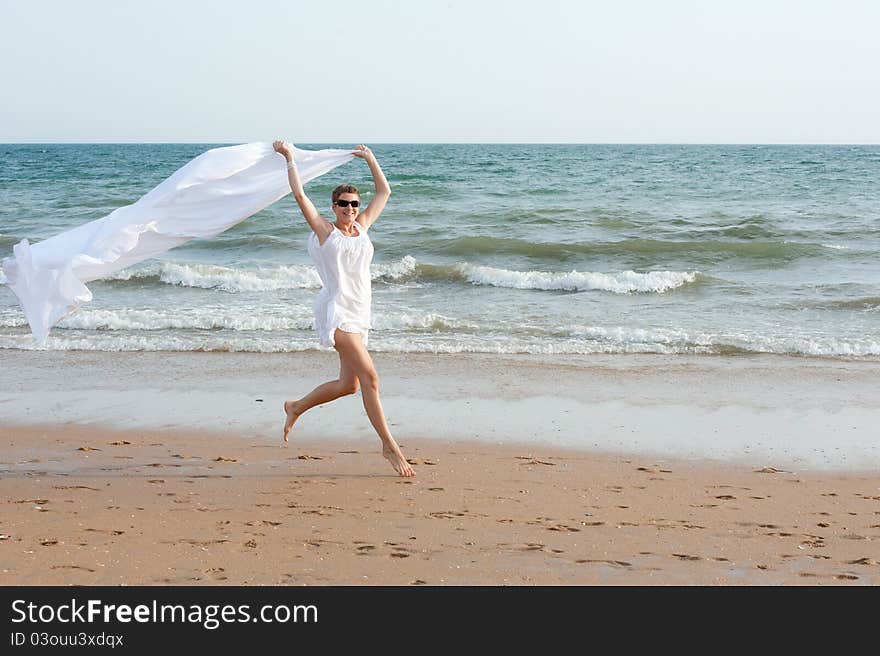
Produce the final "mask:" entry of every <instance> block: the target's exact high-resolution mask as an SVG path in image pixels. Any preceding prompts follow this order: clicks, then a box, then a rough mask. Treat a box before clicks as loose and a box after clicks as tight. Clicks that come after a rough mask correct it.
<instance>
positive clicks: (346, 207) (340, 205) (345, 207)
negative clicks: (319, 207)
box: [333, 193, 361, 223]
mask: <svg viewBox="0 0 880 656" xmlns="http://www.w3.org/2000/svg"><path fill="white" fill-rule="evenodd" d="M352 202H354V203H355V204H356V205H357V207H355V205H353V204H352ZM360 202H361V199H360V196H358V195H357V194H351V193H344V194H340V195H339V198H337V199H336V202H335V203H333V213H334V214H335V215H336V219H337V220H338V221H343V222H345V223H351V222H352V221H354V220H355V219H356V218H357V215H358V212H360Z"/></svg>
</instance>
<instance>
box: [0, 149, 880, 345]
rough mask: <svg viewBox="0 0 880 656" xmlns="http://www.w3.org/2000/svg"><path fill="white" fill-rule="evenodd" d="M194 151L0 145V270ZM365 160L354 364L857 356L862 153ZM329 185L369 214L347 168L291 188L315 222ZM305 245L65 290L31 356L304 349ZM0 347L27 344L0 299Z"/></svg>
mask: <svg viewBox="0 0 880 656" xmlns="http://www.w3.org/2000/svg"><path fill="white" fill-rule="evenodd" d="M216 145H217V144H111V145H106V144H102V145H83V144H65V145H46V144H34V145H9V144H6V145H0V258H2V257H6V256H9V255H11V252H12V246H13V245H14V244H15V243H16V242H18V241H19V240H21V239H24V238H27V239H29V240H30V241H31V242H37V241H39V240H41V239H45V238H47V237H50V236H52V235H54V234H57V233H59V232H61V231H63V230H66V229H69V228H72V227H75V226H77V225H80V224H82V223H86V222H88V221H92V220H94V219H98V218H101V217H103V216H105V215H107V214H109V213H110V212H111V211H113V210H114V209H115V208H117V207H121V206H123V205H127V204H130V203H133V202H135V201H136V200H137V199H138V198H139V197H140V196H142V195H143V194H145V193H146V192H148V191H149V190H150V189H152V188H153V187H155V186H156V185H157V184H158V183H160V182H161V181H162V180H164V179H165V178H167V177H168V176H169V175H171V174H172V173H173V172H174V171H175V170H176V169H177V168H179V167H180V166H182V165H183V164H185V163H186V162H188V161H189V160H191V159H192V158H194V157H195V156H197V155H198V154H200V153H202V152H204V151H205V150H207V149H209V148H212V147H215V146H216ZM297 145H299V146H301V147H304V148H310V149H317V148H323V147H346V146H351V144H348V145H346V144H297ZM372 147H373V151H374V152H375V154H376V156H377V158H378V160H379V162H380V164H381V166H382V168H383V170H384V171H385V174H386V175H387V177H388V180H389V182H390V183H391V186H392V190H393V195H392V197H391V200H390V202H389V204H388V206H387V208H386V210H385V211H384V212H383V214H382V216H381V218H380V219H379V221H378V223H376V224H375V226H374V227H373V228H372V229H371V230H370V237H371V239H372V240H373V243H374V244H375V248H376V256H375V259H374V263H373V330H372V332H371V335H370V347H371V349H372V350H377V351H386V352H436V353H457V352H481V353H531V354H547V355H565V354H593V353H604V354H618V353H619V354H623V353H663V354H739V353H777V354H790V355H797V356H807V357H848V358H858V359H872V360H873V359H878V358H880V146H762V145H752V146H730V145H727V146H712V145H560V144H552V145H551V144H548V145H534V144H530V145H480V144H467V145H464V144H374V145H373V146H372ZM341 183H353V184H355V185H357V186H358V187H359V188H360V189H361V194H362V199H363V200H364V201H365V202H369V200H370V199H371V198H372V195H373V186H372V182H371V178H370V174H369V169H368V168H367V166H366V164H365V163H364V162H363V161H361V160H357V159H356V160H354V161H353V162H352V163H350V164H346V165H345V166H343V167H340V168H338V169H335V170H334V171H332V172H330V173H329V174H327V175H325V176H323V177H320V178H318V179H317V180H315V181H313V182H312V183H310V184H309V185H307V187H306V192H307V193H308V195H309V197H310V198H311V199H312V200H313V202H314V203H315V205H316V206H317V207H318V209H319V211H321V213H322V214H323V215H324V216H325V217H327V218H332V216H333V215H332V212H331V209H330V192H331V190H332V189H333V188H334V187H335V186H336V185H338V184H341ZM308 234H309V227H308V225H307V224H306V222H305V220H304V219H303V217H302V215H301V214H300V212H299V209H298V208H297V206H296V204H295V202H294V201H293V199H292V198H291V197H289V196H288V197H286V198H284V199H282V200H281V201H279V202H278V203H275V204H274V205H272V206H271V207H269V208H267V209H265V210H263V211H262V212H260V213H258V214H256V215H254V216H253V217H251V218H249V219H248V220H246V221H244V222H243V223H241V224H239V225H237V226H235V227H234V228H232V229H230V230H228V231H227V232H225V233H223V234H221V235H219V236H218V237H215V238H214V239H210V240H196V241H192V242H189V243H188V244H186V245H184V246H182V247H179V248H177V249H174V250H171V251H169V252H167V253H165V254H164V255H163V256H162V257H161V258H159V259H154V260H148V261H145V262H143V263H141V264H139V265H137V266H135V267H131V268H129V269H126V270H124V271H121V272H119V273H117V274H115V275H114V276H112V277H110V278H108V279H105V280H99V281H94V282H92V283H89V285H88V286H89V288H90V289H91V290H92V292H93V293H94V300H93V301H92V302H90V303H86V304H84V305H83V306H81V308H80V309H79V310H78V311H76V312H75V313H74V314H72V315H71V316H69V317H68V318H66V319H64V320H63V321H62V322H61V323H60V324H59V325H58V326H57V327H56V328H55V329H53V331H52V333H51V335H50V337H49V339H48V341H47V342H46V344H45V346H44V347H42V348H49V349H72V350H77V349H79V350H98V351H140V350H150V351H153V350H165V351H245V352H246V351H254V352H290V351H302V350H311V349H319V348H320V346H319V344H318V339H317V335H316V333H315V332H314V330H313V329H312V321H313V319H312V303H313V299H314V297H315V294H316V293H317V291H318V289H319V288H320V280H319V278H318V276H317V273H316V271H315V269H314V267H313V266H312V264H311V263H310V261H309V259H308V255H307V253H306V239H307V237H308ZM0 348H3V349H33V348H41V347H39V346H38V345H37V344H36V342H35V341H34V340H33V338H32V337H31V335H30V331H29V329H28V326H27V323H26V321H25V318H24V315H23V314H22V312H21V310H20V308H19V307H18V304H17V302H16V299H15V297H14V295H13V294H12V293H11V291H9V290H8V289H6V288H5V287H4V286H0Z"/></svg>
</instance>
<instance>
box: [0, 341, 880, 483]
mask: <svg viewBox="0 0 880 656" xmlns="http://www.w3.org/2000/svg"><path fill="white" fill-rule="evenodd" d="M373 357H374V360H375V362H376V366H377V369H378V371H379V375H380V381H381V382H380V384H381V393H382V398H383V403H384V405H385V411H386V414H387V416H388V420H389V424H390V426H391V428H392V431H393V432H394V433H395V435H396V436H397V437H398V438H399V439H404V440H405V439H406V438H407V437H409V436H418V437H421V438H427V439H438V440H453V441H470V440H476V441H477V442H481V443H487V444H495V445H505V444H517V445H530V444H533V445H535V446H536V447H547V446H553V447H559V448H573V449H576V450H578V449H579V450H586V451H591V452H595V453H631V454H641V455H643V456H645V457H658V458H662V457H669V458H677V459H685V460H703V459H706V460H710V461H717V462H719V463H723V462H729V463H732V464H738V465H742V466H764V465H769V466H775V467H776V468H784V469H795V470H799V471H802V470H803V471H806V470H815V471H861V472H869V471H876V470H880V443H878V442H877V440H876V426H878V425H880V407H878V405H877V403H876V399H877V398H880V377H878V376H877V366H876V365H875V364H874V363H868V362H855V361H833V362H828V361H815V360H809V361H805V360H803V359H793V358H782V357H780V356H768V357H753V356H750V357H741V356H737V357H717V356H712V357H711V358H707V357H705V356H688V357H684V356H649V355H640V356H589V357H582V358H567V357H566V358H556V359H548V358H536V357H534V356H521V357H513V356H490V355H473V354H471V355H442V356H437V355H426V354H387V353H374V354H373ZM337 367H338V361H337V358H336V356H335V354H333V353H330V352H317V353H309V354H304V353H297V354H243V353H173V354H165V353H152V352H139V353H125V354H121V353H103V352H27V351H18V352H10V351H0V370H3V371H5V372H8V375H7V376H6V377H5V385H4V387H3V389H0V424H5V425H18V426H28V425H50V426H51V425H59V424H66V423H73V424H81V425H82V424H88V425H101V426H105V427H108V428H117V429H123V430H128V429H143V430H157V429H170V430H181V431H185V432H193V431H208V432H218V433H233V434H239V435H242V436H243V437H245V438H246V439H251V438H252V437H253V436H270V437H271V438H272V439H274V437H275V436H276V434H277V433H278V432H279V425H280V421H281V419H280V418H281V417H282V416H283V415H282V413H281V405H282V403H283V401H284V400H286V399H289V398H297V397H298V396H301V395H303V394H305V393H306V392H307V391H309V390H310V389H312V388H313V387H314V386H315V385H317V384H320V383H321V382H324V381H325V380H328V379H331V378H334V377H335V376H336V375H337ZM297 427H298V428H297V430H298V431H300V433H301V435H302V437H303V438H305V439H321V440H333V439H340V438H345V439H350V438H357V439H360V440H373V439H375V436H374V434H373V431H372V428H371V426H370V425H369V422H368V421H367V419H366V416H365V414H364V411H363V407H362V405H361V402H360V395H354V396H352V397H346V398H343V399H340V400H338V401H336V402H334V403H332V404H330V405H327V406H319V407H317V408H315V409H313V410H311V411H310V412H309V413H307V414H306V415H305V416H304V417H303V418H302V419H301V420H300V421H299V422H298V423H297Z"/></svg>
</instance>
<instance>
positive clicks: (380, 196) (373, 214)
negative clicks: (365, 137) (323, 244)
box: [352, 144, 391, 229]
mask: <svg viewBox="0 0 880 656" xmlns="http://www.w3.org/2000/svg"><path fill="white" fill-rule="evenodd" d="M352 153H353V154H354V156H355V157H360V158H361V159H363V160H365V161H366V162H367V166H369V167H370V173H372V174H373V184H374V185H375V186H376V195H375V196H374V197H373V200H372V201H370V204H369V205H367V207H366V209H364V211H363V212H361V213H360V214H359V215H358V218H357V220H358V223H360V224H361V225H363V226H364V227H365V228H367V229H369V228H370V226H371V225H373V224H374V223H375V222H376V219H378V218H379V215H380V214H381V213H382V210H384V209H385V205H386V204H387V203H388V199H389V198H390V197H391V185H389V184H388V180H387V179H386V178H385V174H384V173H382V169H381V168H380V167H379V162H378V161H377V160H376V156H375V155H374V154H373V151H372V150H370V149H369V148H367V147H366V146H364V145H363V144H361V145H360V146H358V147H357V148H355V149H354V150H353V151H352Z"/></svg>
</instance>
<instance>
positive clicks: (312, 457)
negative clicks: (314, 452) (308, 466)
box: [296, 453, 324, 460]
mask: <svg viewBox="0 0 880 656" xmlns="http://www.w3.org/2000/svg"><path fill="white" fill-rule="evenodd" d="M296 459H297V460H323V459H324V458H322V457H321V456H310V455H309V454H308V453H303V454H301V455H298V456H297V457H296Z"/></svg>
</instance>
